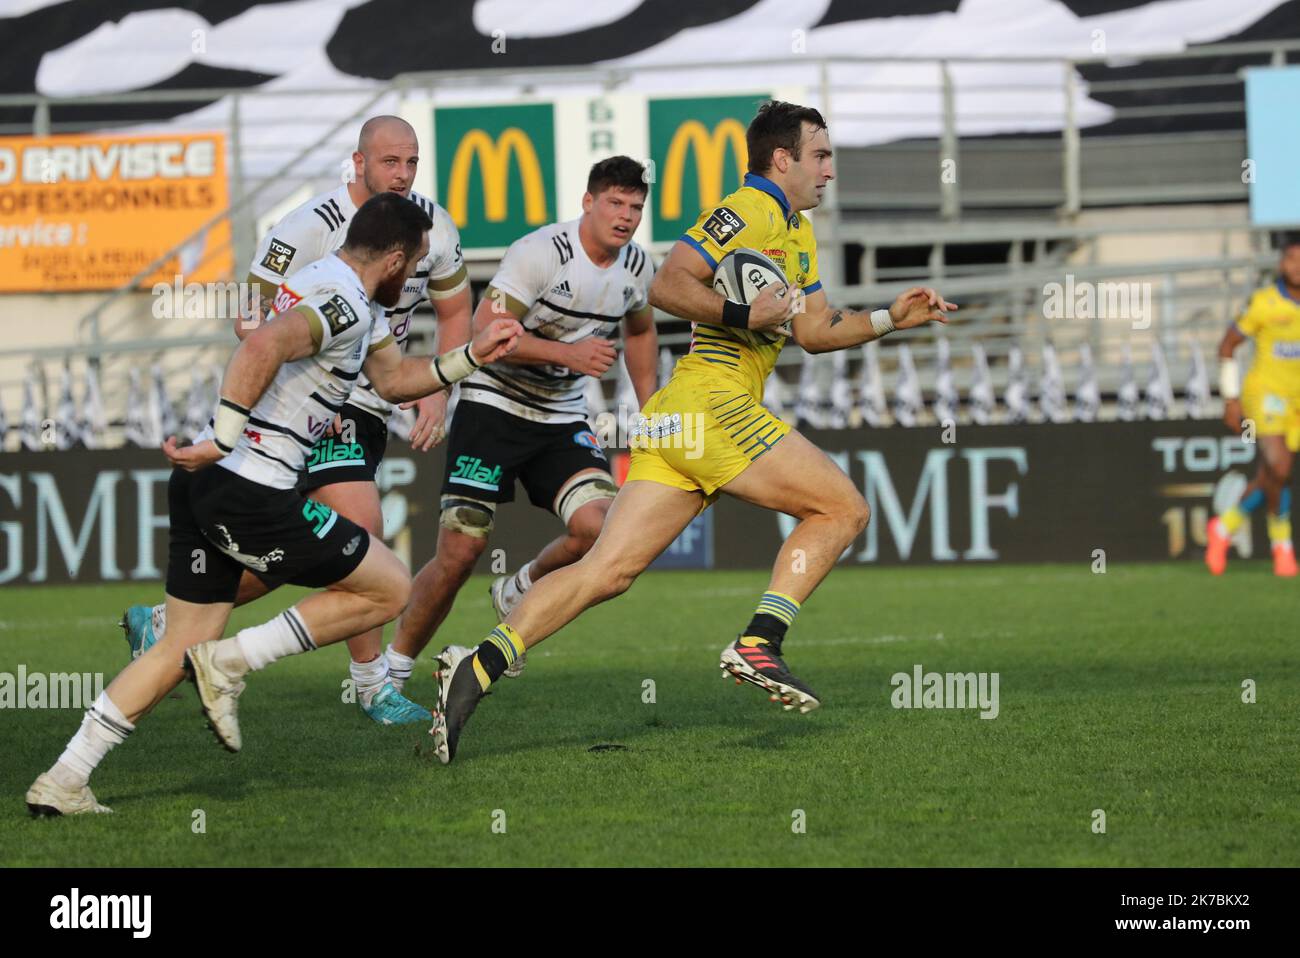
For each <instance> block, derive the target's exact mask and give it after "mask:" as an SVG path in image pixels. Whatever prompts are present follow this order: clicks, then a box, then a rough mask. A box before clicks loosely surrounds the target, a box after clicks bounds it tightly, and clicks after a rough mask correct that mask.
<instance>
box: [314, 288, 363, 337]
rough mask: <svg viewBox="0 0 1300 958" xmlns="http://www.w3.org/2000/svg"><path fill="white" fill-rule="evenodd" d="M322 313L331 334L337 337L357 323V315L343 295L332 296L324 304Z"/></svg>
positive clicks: (321, 309)
mask: <svg viewBox="0 0 1300 958" xmlns="http://www.w3.org/2000/svg"><path fill="white" fill-rule="evenodd" d="M320 312H321V315H322V316H324V317H325V319H326V320H327V321H328V322H329V324H330V332H331V333H332V334H333V335H335V336H337V335H338V334H339V333H341V332H343V330H345V329H347V328H348V327H349V326H352V325H354V324H355V323H356V322H357V314H356V313H355V312H353V311H352V307H351V306H349V305H348V301H347V300H346V299H344V298H343V297H342V296H341V295H334V296H331V297H330V298H329V300H328V301H326V302H324V303H322V304H321V308H320Z"/></svg>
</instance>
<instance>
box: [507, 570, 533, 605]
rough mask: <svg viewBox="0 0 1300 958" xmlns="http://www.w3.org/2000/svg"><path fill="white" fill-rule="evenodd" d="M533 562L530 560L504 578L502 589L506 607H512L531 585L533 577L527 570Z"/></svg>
mask: <svg viewBox="0 0 1300 958" xmlns="http://www.w3.org/2000/svg"><path fill="white" fill-rule="evenodd" d="M532 566H533V564H532V563H531V562H530V563H528V564H527V565H525V566H522V567H520V569H519V571H518V572H516V573H515V574H514V575H512V576H511V577H510V578H509V579H507V580H506V586H505V588H504V589H503V590H502V591H503V592H504V593H505V595H504V596H503V598H504V599H505V603H506V606H507V608H513V607H514V606H515V605H516V604H518V603H519V602H520V601H521V600H522V599H523V597H524V593H525V592H527V591H528V590H529V589H531V588H532V587H533V577H532V575H531V573H530V572H529V570H530V569H531V568H532Z"/></svg>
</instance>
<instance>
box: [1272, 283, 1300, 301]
mask: <svg viewBox="0 0 1300 958" xmlns="http://www.w3.org/2000/svg"><path fill="white" fill-rule="evenodd" d="M1277 292H1278V295H1279V296H1281V297H1282V298H1283V299H1285V300H1287V301H1288V302H1292V303H1296V304H1300V299H1296V298H1295V297H1294V296H1292V295H1291V294H1290V293H1288V292H1287V291H1286V283H1284V282H1283V281H1282V280H1281V278H1279V279H1278V281H1277Z"/></svg>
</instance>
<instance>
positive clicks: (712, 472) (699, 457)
mask: <svg viewBox="0 0 1300 958" xmlns="http://www.w3.org/2000/svg"><path fill="white" fill-rule="evenodd" d="M641 412H642V414H643V416H644V417H645V420H644V422H643V426H644V429H643V431H642V432H641V433H640V434H639V435H632V436H630V437H629V443H628V445H629V446H630V447H631V453H632V456H631V465H630V466H629V468H628V473H627V478H628V481H631V480H633V479H647V480H649V481H651V482H658V483H662V484H663V485H666V486H672V487H673V488H675V489H685V490H686V491H688V492H702V493H704V496H705V501H704V508H707V507H708V506H709V505H711V504H712V503H713V502H714V501H715V500H716V499H717V498H718V490H719V489H721V488H722V487H723V486H725V485H726V484H727V483H729V482H730V481H731V480H732V479H735V478H736V477H737V476H738V475H740V474H741V473H742V472H744V471H745V470H746V469H748V468H749V466H750V464H751V463H753V462H754V461H755V460H756V459H758V457H759V456H761V455H763V453H765V452H767V451H768V450H769V449H771V448H772V447H773V446H775V445H776V444H777V443H778V442H780V441H781V440H782V439H783V438H784V437H785V435H786V433H788V432H789V431H790V427H789V425H787V424H786V423H785V422H783V421H782V420H781V419H779V418H777V417H776V416H774V415H772V413H771V412H769V411H768V410H767V409H766V408H765V407H764V406H763V405H762V404H761V403H760V402H759V401H758V400H757V399H756V398H755V397H754V395H753V394H752V393H750V392H749V391H748V390H745V389H742V388H740V387H739V386H737V385H732V384H730V383H729V382H727V380H726V379H725V378H722V377H705V376H701V375H698V374H695V375H681V374H678V375H676V376H674V377H673V378H672V379H671V380H669V382H668V385H666V386H664V388H663V389H661V390H659V391H658V392H657V393H655V394H654V395H653V396H651V397H650V399H649V401H648V402H647V403H646V404H645V408H644V409H642V410H641Z"/></svg>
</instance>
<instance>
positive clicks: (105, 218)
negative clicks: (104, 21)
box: [0, 133, 232, 293]
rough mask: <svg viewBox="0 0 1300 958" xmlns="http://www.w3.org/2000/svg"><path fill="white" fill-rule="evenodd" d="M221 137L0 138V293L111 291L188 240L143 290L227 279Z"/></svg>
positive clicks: (228, 251) (229, 264) (227, 230)
mask: <svg viewBox="0 0 1300 958" xmlns="http://www.w3.org/2000/svg"><path fill="white" fill-rule="evenodd" d="M228 204H229V200H228V198H227V189H226V148H225V138H224V137H223V136H222V134H220V133H188V134H165V135H154V136H111V135H91V136H80V135H78V136H45V137H0V293H14V292H70V291H78V290H102V289H113V288H115V287H118V286H121V285H122V284H123V283H125V282H127V281H128V280H130V279H131V277H132V276H134V275H135V274H136V273H138V272H140V270H142V269H144V268H145V267H147V266H148V265H149V264H150V263H151V262H153V261H154V260H155V259H157V258H158V257H159V256H161V255H162V254H163V253H165V252H167V250H169V249H171V248H172V247H174V246H176V245H177V244H179V243H181V242H183V241H184V240H186V239H187V238H189V237H193V238H192V240H191V241H190V242H188V243H186V245H185V246H184V247H182V249H181V251H180V253H179V255H177V256H176V257H174V258H173V259H172V260H171V261H170V262H168V263H167V264H165V265H164V266H163V268H161V269H160V270H158V272H157V273H156V274H154V275H153V276H151V277H149V278H148V279H146V280H145V281H144V283H143V284H142V285H144V286H149V285H152V284H153V283H154V282H167V283H170V282H172V281H173V280H174V278H175V277H176V276H177V275H180V276H182V277H183V279H184V282H186V283H189V282H198V283H203V282H208V281H215V280H222V279H227V278H229V275H230V272H231V267H232V253H231V248H230V225H229V223H228V222H221V223H219V224H217V225H216V226H214V227H212V228H211V229H208V230H205V231H203V232H202V233H198V235H195V234H196V232H197V231H198V230H199V229H200V227H202V226H203V224H204V223H206V222H208V221H209V220H211V219H212V218H213V217H214V216H215V215H216V214H218V213H219V212H221V211H222V210H224V209H225V208H226V207H227V205H228Z"/></svg>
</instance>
